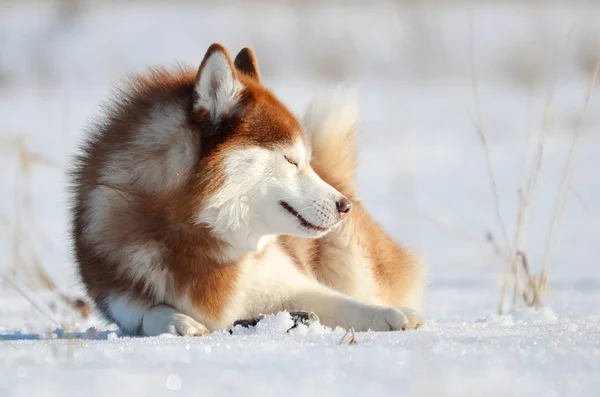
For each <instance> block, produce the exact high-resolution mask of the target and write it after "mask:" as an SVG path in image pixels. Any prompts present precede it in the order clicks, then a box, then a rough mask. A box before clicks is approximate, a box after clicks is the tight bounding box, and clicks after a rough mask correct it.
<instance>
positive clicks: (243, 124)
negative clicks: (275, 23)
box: [71, 44, 423, 335]
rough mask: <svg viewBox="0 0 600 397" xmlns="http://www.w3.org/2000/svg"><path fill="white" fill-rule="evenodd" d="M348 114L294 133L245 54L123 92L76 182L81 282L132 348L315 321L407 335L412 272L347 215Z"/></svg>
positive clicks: (351, 108)
mask: <svg viewBox="0 0 600 397" xmlns="http://www.w3.org/2000/svg"><path fill="white" fill-rule="evenodd" d="M355 119H356V106H355V105H354V103H353V102H351V101H339V100H333V101H329V102H325V103H321V104H319V103H313V104H312V105H311V107H309V109H308V111H307V114H306V118H305V120H304V123H303V124H304V127H303V125H302V124H301V123H300V122H299V121H298V120H297V119H296V118H295V117H294V116H293V115H292V113H291V112H290V111H289V110H288V109H287V108H286V107H285V106H284V105H283V104H282V103H281V102H280V101H279V100H278V99H277V97H276V96H275V95H274V94H273V93H271V92H270V91H269V90H268V89H266V88H265V87H264V86H263V85H261V83H260V76H259V72H258V67H257V61H256V58H255V56H254V52H253V51H252V50H251V49H250V48H244V49H243V50H242V51H241V52H240V53H239V54H238V55H237V57H236V59H235V62H232V60H231V58H230V56H229V54H228V52H227V50H226V49H225V48H224V47H223V46H221V45H220V44H213V45H212V46H210V48H209V49H208V51H207V52H206V55H205V57H204V59H203V61H202V63H201V65H200V68H199V69H198V71H197V72H196V71H195V70H185V69H181V70H176V71H173V72H168V71H165V70H152V71H150V72H149V73H148V74H147V75H144V76H138V77H135V78H133V79H132V80H131V81H130V83H129V84H128V85H126V87H125V88H124V89H123V90H122V92H121V93H120V94H119V95H118V96H117V97H116V98H114V99H113V100H112V101H111V102H110V103H109V104H108V105H107V106H106V115H105V117H104V118H103V119H102V120H99V121H97V122H96V123H95V124H94V125H93V126H92V128H91V129H90V130H89V133H90V136H89V138H88V139H87V141H86V143H85V144H84V145H83V150H82V153H81V154H80V155H79V156H78V157H77V158H76V160H75V162H74V165H73V167H72V169H71V176H72V182H73V185H74V186H73V190H74V203H73V208H72V238H73V243H74V248H75V256H76V260H77V262H78V266H79V272H80V275H81V277H82V279H83V282H84V284H85V285H86V287H87V289H88V292H89V294H90V296H91V297H92V298H93V299H94V301H95V303H96V305H97V307H98V308H99V310H100V311H101V312H102V313H103V315H104V316H105V317H106V318H107V319H108V320H110V321H114V322H115V323H117V324H118V325H119V326H120V328H121V329H122V330H123V331H124V332H126V333H130V334H139V335H157V334H161V333H172V334H179V335H204V334H206V333H209V332H211V331H214V330H220V329H224V328H227V327H229V326H231V325H232V323H233V322H234V321H235V320H238V319H245V318H252V317H255V316H256V315H257V314H259V313H276V312H278V311H281V310H290V311H291V310H294V311H309V312H314V313H316V314H317V315H318V317H319V318H320V320H321V322H322V323H323V324H325V325H328V326H331V327H335V326H341V327H351V326H352V327H354V328H355V329H356V330H357V331H366V330H369V329H371V330H373V331H389V330H400V329H411V328H417V327H418V326H419V325H420V324H421V323H422V319H421V317H420V315H419V314H418V312H417V311H419V310H420V308H421V299H422V291H423V276H422V266H421V263H420V261H419V259H418V257H417V256H416V255H415V254H413V253H412V252H411V251H409V250H408V249H406V248H403V247H401V246H398V245H397V244H396V243H395V242H394V241H393V240H392V239H391V238H390V237H389V236H388V235H387V234H386V233H385V232H384V231H383V230H382V229H381V227H380V226H379V225H378V224H377V223H376V222H374V221H373V220H372V219H371V218H370V217H369V215H368V214H367V213H366V211H365V210H364V208H363V206H362V205H361V204H360V202H358V201H357V199H356V191H355V185H354V174H355V168H356V167H355V166H356V164H355V161H356V156H355V148H354V133H355V132H354V130H355V121H356V120H355Z"/></svg>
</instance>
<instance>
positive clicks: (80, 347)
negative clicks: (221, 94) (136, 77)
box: [0, 1, 600, 396]
mask: <svg viewBox="0 0 600 397" xmlns="http://www.w3.org/2000/svg"><path fill="white" fill-rule="evenodd" d="M56 4H58V3H56V2H52V1H47V2H18V1H4V2H1V3H0V8H1V11H0V169H1V170H2V171H1V172H0V186H2V192H3V194H0V236H2V237H1V239H0V270H2V271H9V270H10V271H14V272H15V274H16V277H17V278H18V279H19V280H21V282H22V283H24V284H27V283H28V282H30V281H31V269H33V266H32V264H33V263H34V261H35V258H38V259H39V261H40V263H42V264H43V267H44V269H45V270H46V271H47V272H48V274H49V275H50V276H51V278H52V279H53V280H54V281H55V282H56V283H57V285H58V289H59V290H60V291H69V292H74V291H77V284H76V278H75V276H74V270H73V263H72V260H71V257H70V254H69V247H68V245H67V243H66V235H67V227H66V225H67V218H66V214H67V213H66V207H65V204H66V195H65V193H66V190H65V175H64V167H65V165H66V164H67V162H68V158H69V155H70V154H71V153H72V150H73V149H74V148H75V146H76V143H77V141H78V139H79V138H80V134H81V132H82V131H81V130H82V127H83V126H84V125H85V123H86V122H87V120H88V119H89V117H91V116H92V115H93V114H94V112H95V111H96V107H97V105H98V103H99V101H101V100H103V99H104V98H105V97H106V95H107V94H108V92H109V88H110V84H111V83H112V82H114V81H116V80H118V79H119V78H121V77H123V76H124V75H125V74H127V73H131V72H136V71H141V70H143V69H144V68H145V67H146V66H147V65H149V64H157V63H164V64H167V65H168V64H173V63H175V62H176V61H183V62H188V63H191V64H197V63H199V61H200V59H201V57H202V55H203V54H204V51H205V50H206V48H207V47H208V45H210V44H211V43H212V42H214V41H221V42H223V43H224V44H225V45H226V46H227V47H228V48H230V51H231V52H234V51H237V50H238V49H239V48H241V47H243V46H245V45H251V46H253V47H254V48H255V50H256V52H257V56H258V58H259V64H260V67H261V76H262V79H263V81H265V83H266V84H267V85H268V86H269V87H270V88H272V89H273V90H274V91H275V92H276V93H277V94H278V95H279V96H280V97H281V98H283V100H284V101H285V102H286V103H288V104H289V105H290V107H291V108H292V109H293V110H294V111H297V112H299V113H300V112H301V111H302V109H303V107H304V106H305V105H306V101H307V100H308V99H310V98H311V97H312V96H314V95H317V94H319V93H322V92H327V91H329V90H331V89H332V88H333V87H334V86H335V85H336V84H337V83H340V82H342V83H346V84H349V85H350V86H358V87H359V96H360V112H361V116H360V124H359V128H360V131H359V144H360V161H361V166H360V167H361V168H360V172H359V183H360V190H361V193H362V199H363V200H364V202H365V204H366V205H367V207H368V208H369V210H370V212H371V213H372V214H373V216H374V217H375V218H376V219H377V220H379V221H380V222H382V224H383V225H384V226H385V228H386V229H387V230H389V231H390V233H391V234H392V235H393V236H394V237H396V238H397V239H398V240H400V241H402V242H404V243H406V244H407V245H409V246H412V247H415V248H417V249H418V250H420V251H421V252H422V253H423V255H424V256H425V258H426V260H427V264H428V274H427V279H428V284H429V285H428V292H427V299H426V310H425V316H426V318H427V320H428V322H427V324H426V325H425V326H424V328H423V329H421V330H419V331H416V332H393V333H372V332H369V333H357V334H356V337H355V338H356V342H357V343H356V344H353V345H345V344H340V340H341V339H342V337H343V336H344V334H345V331H344V330H341V329H336V330H331V329H329V328H327V327H324V326H321V325H320V324H318V323H312V324H311V325H310V327H305V326H299V327H298V328H295V329H293V330H291V331H290V332H286V331H287V330H288V329H289V328H290V326H291V324H292V321H291V319H290V318H289V316H288V314H287V313H280V314H278V315H275V316H271V317H267V318H266V319H265V320H263V321H262V322H260V323H259V324H258V325H257V327H256V328H255V329H242V328H239V327H236V329H234V332H233V334H229V333H228V332H226V331H223V332H218V333H214V334H212V335H209V336H207V337H202V338H176V337H166V336H161V337H156V338H129V337H123V336H122V335H121V333H120V332H119V331H118V330H117V329H116V328H115V327H114V325H110V324H106V323H105V322H103V321H102V320H100V319H99V318H97V317H96V316H95V315H92V316H90V317H89V318H87V319H82V318H80V317H79V316H78V315H77V313H76V312H74V311H73V310H72V309H71V308H70V307H68V306H66V305H65V304H63V303H61V301H60V299H57V297H56V294H52V293H49V292H47V291H44V290H35V291H34V293H35V301H36V302H40V304H41V305H42V306H44V307H45V309H46V311H48V313H47V314H48V316H46V315H42V314H41V313H39V312H38V311H36V310H35V309H34V308H33V307H32V306H31V305H30V303H28V302H27V301H26V300H25V299H23V297H22V296H21V295H20V294H18V293H17V292H16V291H15V290H14V289H13V288H11V287H10V286H9V285H8V284H7V285H4V284H0V396H30V395H36V394H37V395H42V396H65V395H69V396H70V395H86V396H107V395H115V396H119V395H126V396H138V395H139V396H153V395H161V396H162V395H164V394H165V393H166V394H171V393H175V394H179V395H202V396H212V395H232V394H239V393H243V394H250V395H261V396H270V395H273V396H281V395H285V396H295V395H298V396H300V395H302V396H304V395H310V394H313V393H314V394H318V395H327V396H353V395H376V396H388V395H389V396H392V395H393V396H470V395H472V396H483V395H485V396H508V395H510V396H531V395H539V396H596V395H598V392H597V391H598V390H599V389H600V376H599V375H598V374H600V311H599V310H598V302H600V266H598V258H599V257H600V244H599V243H600V240H599V239H598V236H600V209H599V208H598V206H597V203H598V202H600V183H598V182H599V181H598V169H599V168H600V166H599V161H600V160H599V159H600V134H598V131H599V130H598V126H599V125H600V97H599V95H600V92H599V89H598V88H596V89H595V91H594V95H595V97H594V98H592V102H591V103H590V105H589V109H588V112H587V114H586V115H585V119H584V121H585V122H584V125H583V129H582V135H581V138H580V142H579V144H578V147H577V151H576V157H575V163H574V179H573V180H572V182H571V186H570V190H569V200H568V202H567V207H566V211H565V216H564V220H563V223H562V228H561V230H560V235H559V244H558V246H557V248H556V251H555V255H554V256H553V257H552V258H551V262H550V265H551V266H550V280H549V282H550V284H549V289H548V292H547V295H546V297H545V299H544V303H545V306H544V307H543V308H542V309H541V310H540V311H534V310H531V309H527V308H520V309H519V310H518V311H516V312H514V313H512V314H510V315H504V316H499V315H497V314H496V309H497V306H498V301H499V296H500V281H501V277H502V274H503V269H504V264H505V260H504V257H505V254H506V253H505V249H504V246H505V244H504V241H503V238H502V232H501V230H500V228H499V226H498V223H497V221H496V218H495V213H494V202H493V198H492V195H491V193H490V185H489V180H488V176H487V171H486V169H485V158H484V154H483V150H482V147H481V144H480V142H479V138H478V136H477V134H476V132H475V130H474V128H473V120H474V119H475V118H476V107H475V103H474V99H473V81H472V69H471V50H472V47H471V37H472V36H471V30H470V29H471V28H470V26H471V25H470V23H471V22H472V27H473V37H474V38H475V52H476V57H475V60H476V68H477V76H478V81H477V86H478V91H479V107H480V109H481V117H482V120H483V124H484V127H485V128H486V131H487V133H488V140H489V145H490V153H491V157H492V163H493V165H494V169H495V172H496V177H497V183H498V190H499V196H500V203H501V211H502V214H503V217H504V219H505V222H506V225H507V229H508V230H509V235H510V236H512V232H513V231H514V229H515V226H516V215H517V198H518V196H517V189H518V186H519V183H520V180H521V177H522V174H523V170H524V169H525V170H526V169H528V168H529V164H531V161H532V155H531V153H532V149H533V148H534V147H535V145H536V142H537V136H538V134H539V130H540V126H541V124H542V119H543V116H544V112H545V109H546V101H547V99H548V97H549V94H550V92H551V91H552V89H553V87H554V94H553V101H552V106H551V108H552V114H551V116H552V117H551V120H550V123H549V137H548V142H547V146H546V151H545V156H544V160H543V164H542V170H541V174H540V179H539V187H538V191H537V195H536V197H535V200H534V203H533V208H534V211H533V213H532V215H531V220H530V224H529V227H528V229H527V234H526V238H525V248H526V252H527V254H528V258H529V262H530V265H531V267H532V270H533V271H534V272H535V273H539V270H540V268H541V262H542V260H543V255H544V248H545V243H546V238H547V235H548V229H549V226H550V215H551V213H552V210H553V205H554V199H555V196H556V192H557V190H558V183H559V181H560V177H561V173H562V170H563V167H564V162H565V160H566V156H567V148H568V145H569V142H570V139H571V136H572V133H573V131H574V129H575V127H576V125H577V123H578V119H579V117H580V116H581V113H582V108H583V102H584V98H585V94H586V90H587V86H588V78H589V76H588V74H589V67H588V66H589V65H588V63H589V62H588V58H592V59H593V57H594V54H596V55H598V53H600V52H599V51H598V49H599V48H600V42H598V37H600V31H599V30H598V29H599V28H598V24H597V21H598V18H600V8H599V7H597V6H585V7H584V6H578V7H569V6H565V5H561V4H560V3H553V4H552V5H549V6H541V5H539V4H535V5H531V6H526V5H523V6H519V5H500V4H489V5H485V6H473V5H472V4H471V3H469V2H465V3H464V4H460V5H454V6H452V5H449V6H439V5H438V6H436V7H429V6H427V5H424V6H421V7H417V6H409V5H408V4H402V5H398V4H394V3H393V2H378V3H377V4H376V5H371V6H368V7H367V6H364V5H362V4H361V3H358V2H352V3H350V4H349V5H344V6H342V5H340V4H339V3H336V2H328V3H327V4H318V3H313V2H309V3H308V4H306V5H304V4H301V3H300V2H292V3H287V4H284V3H277V4H271V3H264V2H258V3H256V2H223V3H222V4H219V5H213V4H208V3H205V2H201V3H197V4H195V3H192V2H185V3H181V4H176V5H173V4H171V3H169V4H163V3H154V2H153V3H151V5H149V4H144V3H142V2H134V1H129V2H125V4H122V5H116V3H112V2H111V3H102V4H101V3H97V2H93V1H91V2H81V7H82V8H81V9H80V10H79V11H78V13H77V14H75V17H73V18H72V19H70V18H69V17H68V16H65V14H61V15H63V16H62V17H60V18H62V19H60V18H59V17H58V15H59V14H58V13H57V11H56V10H57V9H56ZM60 21H63V22H60ZM594 51H596V52H594ZM586 65H588V66H586ZM586 67H587V68H586ZM528 68H533V71H534V72H535V73H533V78H534V79H537V80H536V82H535V83H531V82H529V83H528V81H529V80H527V79H528V78H531V77H527V76H530V75H529V74H528V70H529V69H528ZM555 73H558V74H559V76H560V78H559V79H558V80H557V83H556V85H554V78H553V75H554V74H555ZM19 142H22V144H23V146H24V147H25V148H27V150H29V151H31V152H33V153H36V154H38V155H42V156H43V157H44V158H45V159H46V160H47V162H48V164H46V165H44V164H33V165H31V167H30V169H29V170H28V171H27V173H22V172H21V171H20V170H21V169H20V168H19V162H20V161H22V160H23V158H22V157H21V158H20V157H19V151H18V147H19V146H18V145H19ZM526 147H527V148H529V149H530V150H529V152H528V153H529V155H528V157H527V158H525V160H524V159H523V155H524V153H525V148H526ZM524 164H525V165H524ZM17 226H18V227H17ZM19 228H20V233H18V234H17V233H16V231H17V229H19ZM488 233H489V234H491V235H492V236H493V238H494V241H495V242H496V244H497V245H498V246H499V247H500V249H499V250H498V249H496V248H494V246H493V245H492V244H490V243H489V242H487V241H486V234H488ZM16 258H20V261H16ZM30 287H31V288H35V285H33V284H32V285H30ZM46 306H47V307H46ZM48 317H52V320H51V319H49V318H48Z"/></svg>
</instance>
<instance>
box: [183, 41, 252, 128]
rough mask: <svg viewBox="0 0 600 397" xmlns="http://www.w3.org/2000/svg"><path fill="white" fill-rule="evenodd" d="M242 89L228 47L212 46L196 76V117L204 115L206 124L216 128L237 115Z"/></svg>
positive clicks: (217, 44) (216, 44)
mask: <svg viewBox="0 0 600 397" xmlns="http://www.w3.org/2000/svg"><path fill="white" fill-rule="evenodd" d="M243 88H244V87H243V85H242V83H240V82H239V81H238V80H237V78H236V73H235V67H234V65H233V62H231V57H230V56H229V53H228V52H227V50H226V49H225V47H223V46H222V45H221V44H219V43H214V44H212V45H211V46H210V47H209V48H208V50H207V51H206V54H205V55H204V59H203V60H202V63H201V64H200V68H199V69H198V74H197V75H196V83H195V85H194V91H195V97H194V105H193V107H194V109H193V110H194V113H196V114H198V115H201V117H202V119H204V120H203V121H205V122H208V123H210V124H212V125H217V124H218V123H219V122H220V121H221V120H222V119H223V118H224V117H226V116H227V115H229V114H230V113H231V112H232V111H234V109H235V108H236V106H237V105H238V102H239V99H240V98H239V96H240V93H241V92H242V90H243Z"/></svg>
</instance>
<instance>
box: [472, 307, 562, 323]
mask: <svg viewBox="0 0 600 397" xmlns="http://www.w3.org/2000/svg"><path fill="white" fill-rule="evenodd" d="M557 321H558V317H557V316H556V314H555V313H554V310H552V308H550V307H544V308H541V309H539V310H535V309H533V308H531V307H528V308H524V309H521V310H517V311H515V312H512V313H510V314H506V315H498V314H492V315H490V316H487V317H484V318H483V319H481V320H480V321H479V322H481V323H484V324H488V325H497V326H512V325H546V324H556V322H557Z"/></svg>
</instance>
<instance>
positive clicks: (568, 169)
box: [540, 60, 600, 292]
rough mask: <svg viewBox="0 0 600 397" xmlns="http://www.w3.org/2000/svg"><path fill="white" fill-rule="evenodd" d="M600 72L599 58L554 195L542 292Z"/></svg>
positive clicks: (543, 267)
mask: <svg viewBox="0 0 600 397" xmlns="http://www.w3.org/2000/svg"><path fill="white" fill-rule="evenodd" d="M599 72H600V60H598V61H597V62H596V66H595V68H594V71H593V73H592V77H591V79H590V84H589V86H588V91H587V95H586V98H585V102H584V105H583V110H582V112H581V116H580V118H579V122H578V123H577V127H576V129H575V131H574V133H573V138H572V140H571V146H570V148H569V154H568V156H567V162H566V164H565V168H564V170H563V175H562V178H561V182H560V186H559V189H558V195H557V197H556V202H555V205H554V212H553V214H552V223H551V225H550V231H549V233H548V238H547V240H546V251H545V253H544V261H543V265H542V276H541V280H540V284H541V285H540V287H541V291H542V292H544V291H545V289H546V284H547V280H548V264H549V262H550V257H551V254H552V252H553V250H554V248H555V247H556V245H557V241H556V237H557V236H556V235H557V233H558V230H559V229H560V225H561V223H562V218H563V214H564V211H565V206H566V202H567V196H568V195H567V188H568V186H569V184H570V180H571V177H572V174H573V158H574V153H575V148H576V146H577V142H578V141H579V136H580V135H581V130H582V127H583V122H584V120H585V115H586V113H587V110H588V107H589V104H590V102H591V100H592V92H593V91H594V87H595V86H596V79H597V77H598V73H599Z"/></svg>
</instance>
